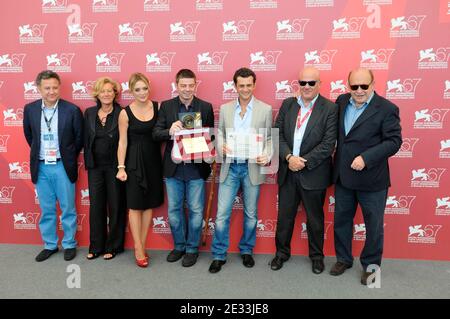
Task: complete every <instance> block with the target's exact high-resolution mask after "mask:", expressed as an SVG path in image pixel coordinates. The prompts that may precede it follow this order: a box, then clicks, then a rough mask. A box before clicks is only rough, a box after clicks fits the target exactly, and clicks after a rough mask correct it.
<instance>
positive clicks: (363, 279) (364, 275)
mask: <svg viewBox="0 0 450 319" xmlns="http://www.w3.org/2000/svg"><path fill="white" fill-rule="evenodd" d="M372 274H375V273H374V272H366V271H363V273H362V275H361V285H365V286H367V279H368V278H369V276H370V275H372ZM374 282H375V277H373V278H372V279H371V280H370V281H369V284H371V283H374Z"/></svg>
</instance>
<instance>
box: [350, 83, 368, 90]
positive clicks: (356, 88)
mask: <svg viewBox="0 0 450 319" xmlns="http://www.w3.org/2000/svg"><path fill="white" fill-rule="evenodd" d="M371 84H372V83H369V84H354V85H350V88H351V89H352V91H356V90H358V89H359V88H361V89H362V90H364V91H365V90H367V89H368V88H369V86H370V85H371Z"/></svg>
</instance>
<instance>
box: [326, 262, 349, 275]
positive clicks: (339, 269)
mask: <svg viewBox="0 0 450 319" xmlns="http://www.w3.org/2000/svg"><path fill="white" fill-rule="evenodd" d="M349 268H352V265H347V264H344V263H341V262H340V261H338V262H337V263H335V264H334V265H333V267H332V268H331V270H330V275H332V276H339V275H342V274H343V273H344V272H345V271H346V270H347V269H349Z"/></svg>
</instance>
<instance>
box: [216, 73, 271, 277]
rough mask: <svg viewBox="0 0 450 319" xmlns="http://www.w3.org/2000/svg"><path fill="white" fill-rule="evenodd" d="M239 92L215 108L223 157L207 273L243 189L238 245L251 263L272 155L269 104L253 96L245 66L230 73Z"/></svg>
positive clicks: (223, 250)
mask: <svg viewBox="0 0 450 319" xmlns="http://www.w3.org/2000/svg"><path fill="white" fill-rule="evenodd" d="M233 81H234V85H235V87H236V91H237V92H238V94H239V97H238V99H237V101H236V100H234V101H231V102H229V103H227V104H224V105H222V106H221V108H220V120H219V127H218V134H217V152H218V153H219V158H221V159H223V163H222V167H221V170H220V185H219V195H218V207H217V216H216V223H215V232H214V238H213V242H212V245H211V251H212V255H213V259H214V260H213V262H212V263H211V266H210V267H209V272H210V273H217V272H219V271H220V270H221V267H222V265H224V264H225V262H226V257H227V250H228V246H229V230H230V229H229V228H230V217H231V210H232V206H233V202H234V198H235V197H236V194H237V192H238V190H239V188H242V191H243V198H244V224H243V234H242V237H241V241H240V243H239V250H240V253H241V257H242V260H243V264H244V266H245V267H248V268H250V267H253V266H254V264H255V261H254V259H253V257H252V253H253V247H254V246H255V242H256V225H257V221H258V218H257V206H258V198H259V187H260V185H261V184H262V183H263V182H264V179H265V175H264V174H263V172H262V170H261V169H262V166H265V165H266V164H267V163H268V162H269V161H270V157H271V155H272V140H271V128H272V107H271V106H270V105H267V104H265V103H263V102H261V101H259V100H257V99H256V98H255V97H254V96H253V91H254V90H255V83H256V75H255V73H254V72H253V71H252V70H250V69H247V68H241V69H239V70H237V71H236V72H235V74H234V77H233Z"/></svg>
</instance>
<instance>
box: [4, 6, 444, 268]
mask: <svg viewBox="0 0 450 319" xmlns="http://www.w3.org/2000/svg"><path fill="white" fill-rule="evenodd" d="M0 10H1V11H0V12H1V13H0V15H1V19H0V30H1V44H0V108H1V110H2V115H3V117H2V118H1V120H0V121H1V122H0V168H1V169H0V243H17V244H41V239H40V235H39V227H38V221H39V217H40V209H39V206H38V203H39V200H45V199H40V198H38V197H37V195H36V192H35V189H34V185H33V184H32V183H31V180H30V170H29V147H28V145H27V143H26V141H25V138H24V136H23V130H22V120H23V107H24V105H25V104H26V103H29V102H30V101H33V100H36V99H39V98H40V96H39V93H38V91H37V88H36V85H35V83H34V79H35V76H36V74H37V73H38V72H40V71H41V70H44V69H51V70H54V71H56V72H58V73H59V74H60V76H61V78H62V97H63V98H65V99H67V100H69V101H72V102H73V103H75V104H77V105H78V106H79V107H80V108H81V109H82V110H84V109H86V108H87V107H89V106H92V105H94V102H93V100H92V98H91V95H90V93H91V90H92V85H93V83H94V81H95V80H96V79H97V78H98V77H100V76H110V77H112V78H113V79H115V80H117V81H118V82H119V83H121V86H122V94H121V103H122V104H123V105H124V106H125V105H127V103H129V102H130V101H131V99H132V97H131V94H130V91H129V88H128V85H127V80H128V77H129V75H130V74H131V73H132V72H136V71H140V72H143V73H145V74H146V75H148V77H149V78H150V81H151V98H152V99H153V100H157V101H162V100H166V99H170V98H171V97H173V96H176V91H175V86H174V77H175V74H176V72H177V71H178V70H179V69H181V68H191V69H193V70H194V71H195V72H196V74H197V76H198V80H199V81H198V82H199V84H198V87H197V95H198V96H199V97H200V98H202V99H205V100H207V101H210V102H211V103H212V104H213V106H214V110H215V115H216V123H217V121H218V114H219V109H220V105H222V104H223V103H225V102H227V101H229V100H230V99H235V98H236V96H237V93H236V91H235V90H234V88H233V85H232V76H233V73H234V71H235V70H236V69H237V68H239V67H242V66H247V67H250V68H251V69H253V70H254V71H255V72H256V74H257V88H256V91H255V95H256V96H257V97H258V98H259V99H261V100H263V101H265V102H267V103H269V104H271V105H272V107H273V115H274V117H275V116H276V115H277V111H278V109H279V107H280V105H281V102H282V100H283V99H285V98H287V97H289V96H291V95H292V94H293V92H295V91H296V90H297V89H298V86H297V85H298V84H297V81H296V80H297V79H298V78H297V76H298V71H299V70H300V69H301V68H303V67H304V66H308V65H314V66H315V67H317V68H318V69H320V70H321V80H322V84H321V85H322V87H321V94H322V95H324V96H325V97H327V98H330V99H331V100H335V99H336V97H337V96H338V95H340V94H342V93H345V92H346V90H347V89H346V86H345V85H346V78H347V74H348V71H349V70H350V69H353V68H355V67H358V66H361V67H366V68H370V69H372V70H374V73H375V78H376V82H375V88H376V91H377V92H378V93H379V94H381V95H383V96H385V97H387V98H388V99H390V100H391V101H392V102H394V103H395V104H396V105H398V106H399V108H400V116H401V125H402V128H403V131H402V133H403V139H404V140H403V145H402V147H401V150H400V151H399V152H398V153H397V154H396V155H395V156H394V157H393V158H391V159H390V167H391V178H392V187H391V188H390V189H389V197H388V200H387V203H386V210H385V225H384V233H385V246H384V247H385V249H384V256H385V257H391V258H411V259H431V260H432V259H435V260H450V249H449V242H450V172H449V170H450V133H449V132H450V131H449V130H450V123H449V116H447V113H448V111H449V110H450V74H449V72H448V61H449V57H450V32H449V31H450V1H442V0H440V1H439V0H433V1H422V0H409V1H406V0H339V1H337V0H334V1H333V0H127V1H125V0H80V1H75V0H32V1H30V0H26V1H25V0H17V1H2V3H1V5H0ZM79 172H80V177H79V179H78V182H77V197H76V202H77V210H78V233H77V239H78V241H79V244H80V245H81V246H86V245H88V244H89V216H88V215H89V190H88V187H87V175H86V172H85V168H84V165H83V158H82V156H80V158H79ZM217 186H218V180H217V179H216V180H215V181H212V180H211V179H210V180H209V181H208V186H207V188H208V189H209V188H210V187H216V188H217ZM216 194H217V192H216ZM233 201H234V206H233V216H232V220H231V242H230V250H231V251H238V247H237V246H238V241H239V238H240V236H241V233H242V214H243V212H242V211H243V200H242V196H241V195H240V194H238V196H236V198H234V199H233ZM277 206H278V205H277V185H276V175H269V176H268V178H267V181H266V183H265V185H263V187H262V188H261V196H260V200H259V205H258V208H259V209H258V226H257V243H256V249H255V252H256V253H273V252H274V250H275V245H274V235H275V228H276V220H277V208H278V207H277ZM212 207H213V209H212V212H211V217H210V219H208V220H205V223H206V225H207V227H208V241H207V245H206V246H205V247H204V248H203V249H204V250H209V245H210V241H211V235H212V234H213V232H214V220H215V214H216V208H217V199H214V202H213V206H212ZM324 209H325V215H326V217H325V223H326V225H325V237H326V241H325V254H326V255H334V244H333V211H334V194H333V188H332V187H331V188H330V189H329V190H328V193H327V200H326V203H325V207H324ZM58 227H59V229H60V230H61V227H60V225H59V226H58ZM127 232H128V230H127ZM364 239H365V225H364V221H363V219H362V215H361V213H360V212H358V214H357V216H356V219H355V225H354V245H353V249H354V253H355V254H359V252H360V251H361V248H362V246H363V243H364ZM132 246H133V245H132V240H131V234H130V233H128V234H127V247H132ZM147 246H148V247H149V248H152V249H170V248H171V247H172V239H171V235H170V227H169V225H168V219H167V201H166V204H164V205H163V206H162V207H160V208H158V209H155V210H154V215H153V223H152V225H151V231H150V235H149V238H148V242H147ZM292 248H293V253H294V254H303V255H305V254H306V255H307V252H308V249H307V234H306V223H305V213H304V212H303V211H302V209H301V208H300V209H299V214H298V216H297V220H296V224H295V231H294V235H293V240H292Z"/></svg>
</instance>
